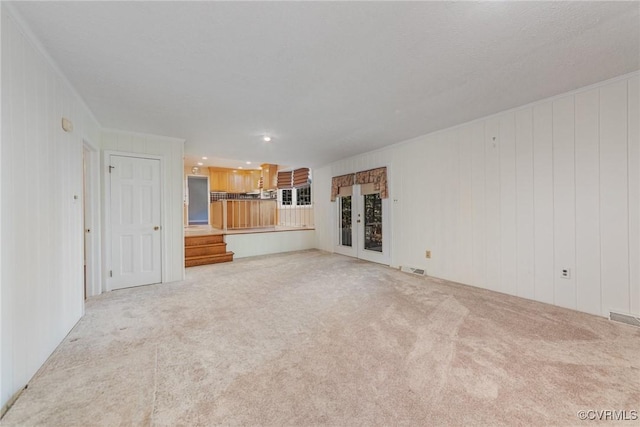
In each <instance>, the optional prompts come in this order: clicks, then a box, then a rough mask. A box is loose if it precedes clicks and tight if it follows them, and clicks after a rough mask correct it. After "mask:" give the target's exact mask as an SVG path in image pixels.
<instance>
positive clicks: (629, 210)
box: [314, 73, 640, 316]
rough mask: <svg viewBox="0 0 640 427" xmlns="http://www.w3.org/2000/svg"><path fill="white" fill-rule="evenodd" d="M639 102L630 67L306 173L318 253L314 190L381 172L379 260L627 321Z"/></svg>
mask: <svg viewBox="0 0 640 427" xmlns="http://www.w3.org/2000/svg"><path fill="white" fill-rule="evenodd" d="M639 97H640V84H639V76H638V74H637V73H636V74H633V75H630V76H624V77H621V78H618V79H614V80H611V81H608V82H603V83H602V84H600V85H596V86H592V87H589V88H586V89H584V90H581V91H576V92H574V93H571V94H567V95H562V96H558V97H555V98H553V99H549V100H546V101H542V102H538V103H535V104H532V105H529V106H526V107H522V108H518V109H514V110H510V111H507V112H504V113H500V114H497V115H494V116H491V117H488V118H485V119H482V120H478V121H474V122H472V123H468V124H465V125H462V126H459V127H456V128H452V129H448V130H444V131H441V132H437V133H434V134H430V135H425V136H423V137H419V138H415V139H413V140H410V141H406V142H403V143H400V144H397V145H395V146H392V147H389V148H387V149H383V150H378V151H375V152H371V153H368V154H365V155H362V156H356V157H353V158H349V159H344V160H341V161H339V162H336V163H334V164H332V165H329V166H326V167H323V168H319V169H316V170H314V174H315V178H316V179H315V182H314V188H316V190H315V194H316V197H315V205H316V229H317V231H318V233H317V239H318V247H319V248H321V249H324V250H329V251H332V250H333V245H334V237H335V233H334V232H333V229H334V227H335V206H334V204H332V203H331V202H329V197H328V192H325V193H321V192H320V189H322V188H325V187H326V188H327V189H328V188H329V187H330V182H331V177H332V176H336V175H341V174H344V173H348V172H355V171H358V170H364V169H369V168H371V167H377V166H390V168H389V183H390V187H391V191H390V198H391V200H392V215H393V218H392V239H393V242H392V254H391V256H392V258H391V259H392V262H391V265H392V266H400V265H406V266H411V267H420V268H426V270H427V272H428V274H429V275H432V276H436V277H441V278H445V279H449V280H452V281H456V282H461V283H466V284H470V285H473V286H478V287H482V288H486V289H491V290H496V291H500V292H504V293H508V294H512V295H518V296H521V297H525V298H530V299H534V300H538V301H543V302H548V303H551V304H555V305H559V306H563V307H568V308H572V309H576V310H580V311H584V312H588V313H593V314H599V315H603V316H608V314H609V312H610V311H617V312H622V313H629V314H635V315H640V280H639V279H640V267H639V266H638V264H639V263H640V194H639V193H640V167H639V165H640V147H639V145H640V142H639V140H640V130H639V123H638V122H639V119H640V112H639V108H640V107H639ZM426 249H430V250H431V251H432V258H431V259H429V260H427V259H425V258H424V251H425V250H426ZM563 269H568V270H570V277H568V278H563V277H561V271H562V270H563Z"/></svg>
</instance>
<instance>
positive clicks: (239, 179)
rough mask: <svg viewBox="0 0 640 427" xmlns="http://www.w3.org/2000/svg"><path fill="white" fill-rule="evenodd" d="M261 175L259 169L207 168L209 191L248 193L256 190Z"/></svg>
mask: <svg viewBox="0 0 640 427" xmlns="http://www.w3.org/2000/svg"><path fill="white" fill-rule="evenodd" d="M261 175H262V171H259V170H240V169H226V168H209V183H210V187H211V191H225V192H227V193H249V192H251V191H256V190H258V187H259V184H260V177H261ZM265 188H266V187H265Z"/></svg>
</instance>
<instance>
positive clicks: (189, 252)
mask: <svg viewBox="0 0 640 427" xmlns="http://www.w3.org/2000/svg"><path fill="white" fill-rule="evenodd" d="M226 252H227V245H218V246H187V247H185V248H184V256H185V257H187V258H188V257H192V256H202V255H218V254H224V253H226Z"/></svg>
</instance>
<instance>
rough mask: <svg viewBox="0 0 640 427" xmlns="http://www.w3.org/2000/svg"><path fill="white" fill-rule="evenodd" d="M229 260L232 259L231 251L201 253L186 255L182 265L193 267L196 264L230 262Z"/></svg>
mask: <svg viewBox="0 0 640 427" xmlns="http://www.w3.org/2000/svg"><path fill="white" fill-rule="evenodd" d="M231 261H233V252H226V253H223V254H216V255H201V256H193V257H187V258H185V261H184V266H185V267H194V266H196V265H207V264H218V263H221V262H231Z"/></svg>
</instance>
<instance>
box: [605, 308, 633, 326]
mask: <svg viewBox="0 0 640 427" xmlns="http://www.w3.org/2000/svg"><path fill="white" fill-rule="evenodd" d="M609 319H611V320H614V321H616V322H621V323H626V324H627V325H631V326H639V327H640V318H638V317H635V316H631V315H629V314H620V313H614V312H613V311H612V312H610V313H609Z"/></svg>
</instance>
